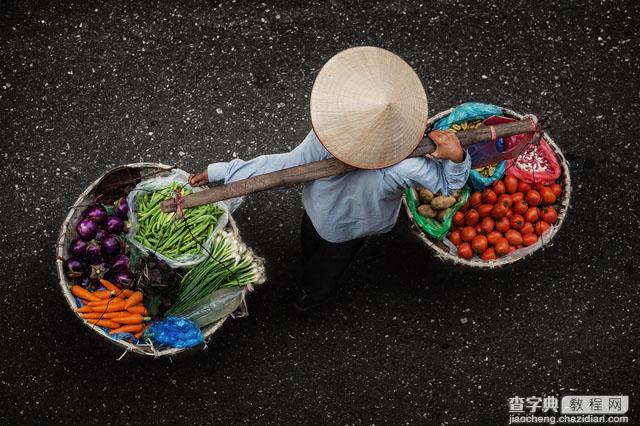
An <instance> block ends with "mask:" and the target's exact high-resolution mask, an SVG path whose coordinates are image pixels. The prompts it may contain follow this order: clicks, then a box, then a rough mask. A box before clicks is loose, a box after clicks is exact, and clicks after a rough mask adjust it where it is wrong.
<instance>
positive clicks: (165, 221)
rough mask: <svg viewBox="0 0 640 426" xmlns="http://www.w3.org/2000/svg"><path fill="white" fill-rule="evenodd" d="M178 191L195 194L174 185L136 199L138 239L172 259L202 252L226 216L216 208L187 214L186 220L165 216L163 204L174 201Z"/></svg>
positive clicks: (167, 214)
mask: <svg viewBox="0 0 640 426" xmlns="http://www.w3.org/2000/svg"><path fill="white" fill-rule="evenodd" d="M174 191H180V193H181V194H182V195H183V196H185V195H188V194H190V193H191V190H189V189H187V188H184V187H182V186H181V185H180V184H177V183H174V184H172V185H171V186H169V187H166V188H164V189H161V190H157V191H154V192H147V193H145V194H144V195H139V196H138V197H137V199H136V205H137V218H138V228H137V230H136V234H135V239H136V240H137V241H139V242H140V243H142V244H143V245H144V246H146V247H148V248H150V249H152V250H154V251H156V252H158V253H160V254H162V255H164V256H166V257H168V258H171V259H177V258H178V257H179V256H182V255H185V254H197V253H200V252H202V248H203V247H204V245H205V242H206V241H207V239H208V238H209V236H210V235H211V233H212V232H213V230H214V229H215V226H216V224H217V223H218V219H220V217H221V216H222V215H223V213H224V212H223V211H222V209H220V208H219V207H218V206H216V205H215V204H206V205H203V206H198V207H194V208H190V209H188V210H185V217H184V218H183V219H178V218H176V217H175V213H164V212H163V211H162V210H161V209H160V203H161V202H162V201H164V200H166V199H168V198H172V197H173V196H174Z"/></svg>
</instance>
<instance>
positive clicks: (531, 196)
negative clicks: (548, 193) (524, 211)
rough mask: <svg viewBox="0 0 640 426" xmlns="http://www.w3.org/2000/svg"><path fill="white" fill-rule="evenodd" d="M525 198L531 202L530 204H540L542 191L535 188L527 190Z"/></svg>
mask: <svg viewBox="0 0 640 426" xmlns="http://www.w3.org/2000/svg"><path fill="white" fill-rule="evenodd" d="M524 199H525V200H527V204H529V205H530V206H537V205H538V204H540V193H539V192H538V191H536V190H535V189H532V190H530V191H529V192H527V195H526V196H525V197H524Z"/></svg>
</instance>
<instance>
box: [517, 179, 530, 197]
mask: <svg viewBox="0 0 640 426" xmlns="http://www.w3.org/2000/svg"><path fill="white" fill-rule="evenodd" d="M530 189H531V185H529V184H528V183H526V182H522V181H520V182H518V191H520V192H522V193H525V194H526V193H527V191H529V190H530Z"/></svg>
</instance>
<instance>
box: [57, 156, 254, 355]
mask: <svg viewBox="0 0 640 426" xmlns="http://www.w3.org/2000/svg"><path fill="white" fill-rule="evenodd" d="M174 169H175V167H172V166H167V165H165V164H160V163H132V164H126V165H122V166H117V167H114V168H112V169H110V170H109V171H107V172H106V173H105V174H104V175H102V176H101V177H100V178H98V179H96V180H95V181H94V182H93V183H91V184H90V185H89V186H88V187H87V189H85V190H84V191H83V192H82V194H80V196H79V197H78V199H77V200H76V202H75V203H74V204H73V205H72V206H71V207H70V208H69V213H68V214H67V217H66V219H65V220H64V222H63V223H62V226H61V227H60V235H59V237H58V242H57V247H56V268H57V271H58V277H59V284H60V289H61V290H62V294H63V295H64V298H65V300H66V301H67V304H68V305H69V308H70V309H72V310H75V309H76V307H77V306H76V300H75V297H74V296H73V295H72V294H71V291H70V287H71V284H70V283H69V281H68V279H67V276H66V273H65V271H64V259H67V258H68V257H69V244H70V242H71V240H73V238H75V235H76V231H75V224H76V222H77V220H78V217H79V216H80V214H81V213H82V211H83V210H84V208H86V206H88V205H90V204H92V202H93V200H94V199H95V197H96V196H98V195H100V202H102V203H105V204H108V203H111V202H115V201H116V200H117V199H118V198H120V197H121V196H123V195H125V194H127V193H129V191H131V190H132V189H133V188H134V187H135V186H136V184H138V183H139V182H140V181H142V180H145V179H147V178H151V177H157V176H164V175H168V174H169V173H170V172H171V171H173V170H174ZM227 228H228V230H231V231H232V232H233V234H234V236H235V237H236V238H237V239H238V240H240V234H239V232H238V228H237V226H236V223H235V221H234V220H233V218H232V217H231V215H229V222H228V224H227ZM254 258H255V259H256V261H257V262H259V263H261V264H263V259H261V258H259V257H257V256H255V255H254ZM260 270H261V271H264V268H260ZM260 281H264V277H261V280H260ZM78 319H80V320H81V321H82V322H83V323H84V325H85V326H87V327H88V328H89V329H91V330H92V331H93V332H95V333H96V334H97V335H98V336H99V337H100V338H101V340H103V341H108V342H110V343H111V344H113V345H115V346H114V347H115V348H120V349H123V350H124V351H125V352H124V353H123V355H124V354H126V353H129V352H130V353H134V354H139V355H146V356H153V357H163V356H175V355H178V354H180V353H185V352H195V351H197V350H199V349H202V347H203V346H204V345H201V346H199V347H195V348H163V349H157V348H152V347H150V346H149V345H135V344H132V343H129V342H126V341H124V340H119V339H115V338H112V337H111V336H109V335H108V334H107V333H105V332H104V331H103V330H102V329H101V328H100V327H97V326H94V325H92V324H89V323H88V322H86V321H84V320H83V319H82V318H80V317H79V316H78ZM227 319H228V316H227V317H225V318H222V319H221V320H219V321H217V322H215V323H213V324H210V325H208V326H207V327H205V328H203V329H202V333H203V335H204V337H205V342H208V341H210V339H211V338H212V337H213V335H214V334H215V333H216V332H218V331H219V330H220V329H221V327H222V326H223V324H224V323H225V321H226V320H227Z"/></svg>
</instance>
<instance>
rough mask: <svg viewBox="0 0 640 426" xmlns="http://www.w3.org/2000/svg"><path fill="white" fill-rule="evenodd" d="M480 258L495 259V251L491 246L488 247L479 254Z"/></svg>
mask: <svg viewBox="0 0 640 426" xmlns="http://www.w3.org/2000/svg"><path fill="white" fill-rule="evenodd" d="M480 258H481V259H482V260H495V259H496V258H497V257H496V251H495V250H494V249H493V247H489V248H488V249H486V250H485V251H484V253H482V254H481V255H480Z"/></svg>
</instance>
